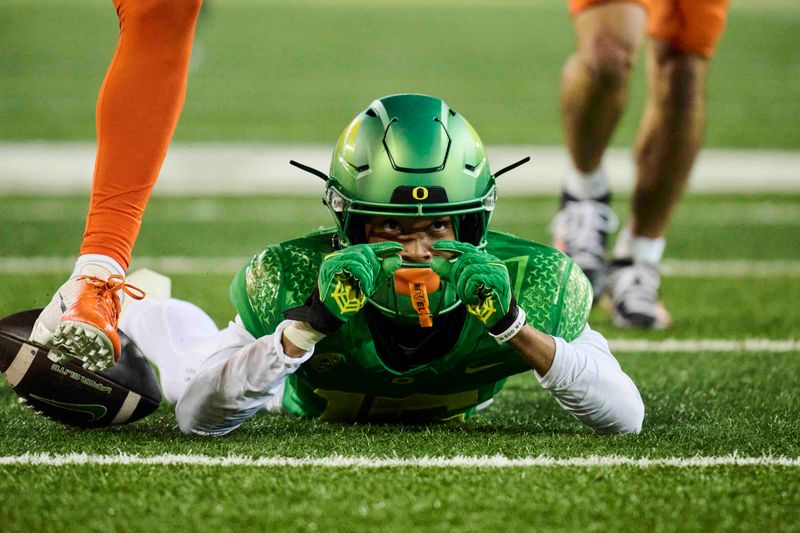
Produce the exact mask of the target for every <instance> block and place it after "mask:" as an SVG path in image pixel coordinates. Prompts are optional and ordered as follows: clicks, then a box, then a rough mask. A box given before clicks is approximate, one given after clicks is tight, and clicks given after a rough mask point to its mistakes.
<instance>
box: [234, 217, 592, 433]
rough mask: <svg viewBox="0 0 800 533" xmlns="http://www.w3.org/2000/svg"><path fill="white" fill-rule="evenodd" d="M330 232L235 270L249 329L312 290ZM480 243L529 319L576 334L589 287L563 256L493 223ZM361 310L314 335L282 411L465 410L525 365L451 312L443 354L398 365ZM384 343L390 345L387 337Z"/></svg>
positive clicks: (403, 416) (375, 415) (423, 416)
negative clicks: (500, 265) (503, 269)
mask: <svg viewBox="0 0 800 533" xmlns="http://www.w3.org/2000/svg"><path fill="white" fill-rule="evenodd" d="M333 233H334V232H333V230H324V231H319V232H315V233H311V234H309V235H306V236H304V237H301V238H299V239H294V240H290V241H286V242H283V243H280V244H276V245H273V246H270V247H268V248H267V249H265V250H264V251H263V252H261V253H260V254H258V255H256V256H255V257H254V258H253V259H252V260H251V261H250V262H248V263H247V264H246V265H245V266H244V267H243V268H242V269H241V270H240V271H239V273H238V274H237V275H236V277H235V278H234V280H233V283H232V285H231V299H232V301H233V304H234V306H235V307H236V310H237V312H238V313H239V315H240V317H241V319H242V322H243V323H244V326H245V327H246V328H247V330H248V331H249V332H250V333H251V334H252V335H253V336H255V337H261V336H263V335H267V334H270V333H273V332H274V331H275V329H276V328H277V326H278V324H280V322H281V321H282V320H283V312H284V311H285V310H286V309H289V308H292V307H297V306H299V305H302V304H303V302H304V301H305V300H306V298H307V297H308V296H309V295H310V294H311V292H312V290H313V289H314V285H315V283H316V280H317V273H318V271H319V265H320V263H321V261H322V258H323V257H324V256H325V255H326V254H328V253H330V252H331V251H333V249H332V245H331V243H332V240H331V237H332V235H333ZM486 250H487V252H489V253H490V254H492V255H494V256H496V257H498V258H500V259H501V260H503V261H504V262H505V264H506V265H507V266H508V272H509V276H510V278H511V286H512V288H513V291H514V295H515V296H516V299H517V303H518V304H519V305H520V307H522V308H523V309H524V310H525V313H526V315H527V322H528V324H530V325H531V326H533V327H535V328H537V329H538V330H540V331H542V332H544V333H547V334H550V335H555V336H559V337H563V338H564V339H566V340H567V341H571V340H573V339H574V338H576V337H577V336H578V335H579V334H580V332H581V331H582V330H583V328H584V326H585V325H586V321H587V318H588V315H589V311H590V310H591V305H592V290H591V286H590V284H589V281H588V280H587V279H586V276H585V275H584V274H583V272H581V270H580V268H578V267H577V266H576V265H575V264H574V263H573V262H572V260H571V259H570V258H569V257H567V256H566V255H564V254H562V253H561V252H559V251H558V250H555V249H553V248H551V247H549V246H544V245H541V244H538V243H535V242H532V241H528V240H524V239H520V238H518V237H515V236H513V235H509V234H505V233H499V232H494V231H492V232H489V237H488V246H487V248H486ZM368 307H369V306H368ZM461 307H463V306H461ZM367 311H369V310H368V309H365V310H364V311H362V312H361V313H359V314H358V315H356V316H355V317H354V318H352V319H351V320H349V321H347V322H346V323H345V324H344V325H343V326H342V327H341V328H340V329H339V331H338V332H336V333H335V334H333V335H329V336H327V337H325V338H324V339H323V340H322V341H320V342H319V343H318V344H317V345H316V348H315V353H314V355H313V357H312V358H311V359H309V360H308V361H307V362H306V363H304V364H303V365H302V366H301V367H300V368H299V369H298V370H297V371H296V372H295V373H294V374H292V375H290V376H288V377H287V379H286V383H285V387H284V395H283V407H284V408H285V409H286V410H287V411H289V412H291V413H294V414H297V415H300V416H307V417H320V418H323V419H327V420H338V421H397V420H404V421H429V420H446V419H450V418H456V417H465V416H469V415H470V414H472V413H473V412H474V411H475V408H476V407H477V406H478V405H480V404H482V403H484V402H486V401H488V400H490V399H491V398H492V397H493V396H494V395H495V394H497V392H498V391H500V389H501V388H502V387H503V385H504V384H505V381H506V379H507V378H508V377H509V376H511V375H513V374H517V373H520V372H525V371H528V370H531V368H530V367H529V366H528V365H527V364H526V363H525V362H524V361H522V359H521V358H520V357H519V355H518V354H517V353H516V352H515V351H514V350H513V349H511V348H510V347H508V346H507V345H499V344H497V342H495V340H494V339H493V338H492V337H490V336H489V334H488V333H487V331H486V329H485V328H484V327H483V325H482V324H481V323H480V322H479V320H478V319H477V318H475V317H474V316H472V315H471V314H469V313H458V310H456V311H451V312H450V313H448V314H447V315H451V314H453V317H451V318H455V319H458V322H457V324H458V330H456V331H455V332H454V334H453V335H451V337H452V339H451V341H450V342H449V343H448V344H447V347H446V349H443V350H442V351H443V352H444V353H435V354H428V356H427V357H425V358H424V359H423V361H424V362H422V363H421V364H417V365H415V366H413V367H410V368H406V369H404V370H398V368H397V365H392V364H391V363H387V361H390V360H391V359H392V357H387V356H386V355H384V357H381V356H380V355H379V354H380V353H381V350H384V352H383V353H384V354H385V350H386V346H387V343H386V342H385V341H384V342H376V337H383V336H384V334H382V333H381V331H382V330H381V328H377V327H376V326H375V320H374V319H373V320H369V316H368V315H369V313H368V312H367ZM372 312H373V313H376V312H377V311H375V310H374V309H373V310H372ZM447 315H444V317H447ZM456 315H458V316H456ZM442 319H443V317H438V318H436V319H434V322H436V320H442ZM450 322H453V320H450ZM383 323H384V324H385V323H386V319H384V322H383ZM398 327H400V326H399V325H398ZM406 327H407V326H406ZM384 338H385V337H384ZM377 340H379V341H380V340H382V339H380V338H379V339H377ZM376 345H379V347H380V349H378V348H376ZM388 346H389V349H391V346H392V345H391V343H389V344H388ZM395 359H396V357H395Z"/></svg>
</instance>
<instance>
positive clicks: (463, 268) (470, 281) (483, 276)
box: [431, 241, 517, 330]
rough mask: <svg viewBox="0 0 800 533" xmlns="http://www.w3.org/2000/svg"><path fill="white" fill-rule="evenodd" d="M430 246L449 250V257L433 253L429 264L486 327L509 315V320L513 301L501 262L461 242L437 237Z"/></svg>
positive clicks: (444, 250)
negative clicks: (452, 287)
mask: <svg viewBox="0 0 800 533" xmlns="http://www.w3.org/2000/svg"><path fill="white" fill-rule="evenodd" d="M433 249H434V250H438V251H440V252H449V253H451V254H453V258H452V259H445V258H443V257H439V256H437V257H434V259H433V261H432V263H431V268H432V269H433V271H434V272H436V273H437V274H439V276H440V277H441V278H442V279H444V280H447V281H449V282H451V283H453V284H454V285H455V289H456V293H457V294H458V297H459V298H461V301H462V302H464V304H465V305H466V307H467V311H469V312H470V313H471V314H473V315H474V316H476V317H477V318H478V320H480V321H481V323H482V324H483V325H484V326H485V327H486V328H487V329H489V330H492V328H494V326H496V325H498V324H499V323H500V322H501V321H503V322H506V321H508V319H509V318H510V320H511V321H512V322H513V320H514V318H516V313H517V305H516V301H515V300H514V296H513V293H512V292H511V280H510V278H509V277H508V268H507V267H506V265H505V263H503V262H502V261H501V260H500V259H498V258H496V257H495V256H493V255H491V254H489V253H487V252H485V251H483V250H480V249H479V248H476V247H475V246H472V245H471V244H468V243H465V242H457V241H438V242H436V243H434V245H433ZM512 314H513V316H510V315H512ZM504 318H505V319H506V320H503V319H504Z"/></svg>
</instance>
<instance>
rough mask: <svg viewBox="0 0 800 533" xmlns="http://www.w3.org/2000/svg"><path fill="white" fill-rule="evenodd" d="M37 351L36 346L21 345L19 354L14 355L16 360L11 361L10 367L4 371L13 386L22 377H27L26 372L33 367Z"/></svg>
mask: <svg viewBox="0 0 800 533" xmlns="http://www.w3.org/2000/svg"><path fill="white" fill-rule="evenodd" d="M37 351H38V350H37V349H36V348H34V347H33V346H31V345H29V344H23V345H22V346H20V348H19V351H18V352H17V355H16V356H14V360H13V361H11V364H10V365H8V368H7V369H6V371H5V372H4V373H5V376H6V379H7V380H8V383H9V384H10V385H11V387H12V388H13V387H16V386H17V385H18V384H19V382H20V381H22V378H24V377H25V374H27V373H28V369H29V368H30V367H31V364H32V363H33V359H34V356H35V355H36V352H37Z"/></svg>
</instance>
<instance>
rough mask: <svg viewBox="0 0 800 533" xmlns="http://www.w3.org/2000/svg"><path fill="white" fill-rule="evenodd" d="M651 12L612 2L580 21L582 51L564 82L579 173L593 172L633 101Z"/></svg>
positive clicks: (565, 114) (565, 119)
mask: <svg viewBox="0 0 800 533" xmlns="http://www.w3.org/2000/svg"><path fill="white" fill-rule="evenodd" d="M646 21H647V12H646V11H645V9H644V8H643V7H642V6H640V5H639V4H635V3H630V2H612V3H609V4H604V5H599V6H595V7H591V8H589V9H586V10H584V11H582V12H580V13H578V15H576V17H575V32H576V34H577V39H578V49H577V51H576V52H575V53H574V54H573V55H572V56H571V57H570V58H569V59H568V60H567V63H566V64H565V65H564V71H563V74H562V78H561V110H562V125H563V128H564V136H565V139H566V143H567V148H568V150H569V153H570V156H571V157H572V160H573V163H574V165H575V168H576V169H578V170H579V171H581V172H583V173H590V172H593V171H594V170H596V169H597V168H598V167H599V166H600V162H601V161H602V158H603V152H604V151H605V149H606V146H608V143H609V141H610V139H611V136H612V134H613V133H614V129H615V128H616V126H617V123H618V122H619V118H620V116H621V115H622V112H623V110H624V108H625V104H626V102H627V99H628V81H629V79H630V74H631V71H632V70H633V65H634V64H635V61H636V55H637V52H638V50H639V47H640V45H641V42H642V39H643V37H644V30H645V25H646Z"/></svg>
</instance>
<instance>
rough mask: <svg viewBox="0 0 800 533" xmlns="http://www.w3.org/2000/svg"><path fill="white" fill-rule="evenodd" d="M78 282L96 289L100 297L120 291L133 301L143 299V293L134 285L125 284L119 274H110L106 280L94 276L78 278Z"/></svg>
mask: <svg viewBox="0 0 800 533" xmlns="http://www.w3.org/2000/svg"><path fill="white" fill-rule="evenodd" d="M78 280H85V281H86V282H87V283H89V284H90V285H92V286H93V287H95V288H96V289H98V291H99V292H100V294H101V295H105V293H106V292H112V293H114V292H117V291H122V292H123V293H125V294H127V295H128V296H130V297H131V298H133V299H134V300H141V299H142V298H144V297H145V292H144V291H143V290H142V289H140V288H139V287H136V286H134V285H130V284H128V283H125V278H124V277H122V276H120V275H119V274H112V275H110V276H109V277H108V279H107V280H104V279H101V278H98V277H95V276H80V277H79V278H78Z"/></svg>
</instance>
